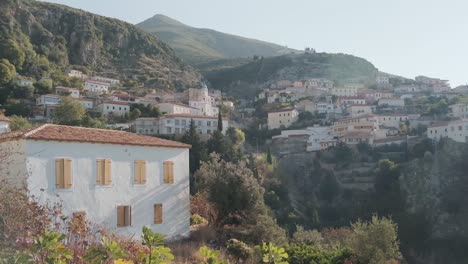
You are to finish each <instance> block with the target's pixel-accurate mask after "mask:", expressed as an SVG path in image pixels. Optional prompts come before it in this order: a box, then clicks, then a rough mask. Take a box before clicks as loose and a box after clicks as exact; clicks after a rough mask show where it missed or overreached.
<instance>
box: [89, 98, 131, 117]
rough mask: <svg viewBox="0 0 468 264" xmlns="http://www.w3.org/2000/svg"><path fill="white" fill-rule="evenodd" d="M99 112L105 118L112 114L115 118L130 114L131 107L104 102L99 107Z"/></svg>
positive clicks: (123, 103)
mask: <svg viewBox="0 0 468 264" xmlns="http://www.w3.org/2000/svg"><path fill="white" fill-rule="evenodd" d="M97 108H98V111H99V112H101V113H102V115H104V116H108V115H110V114H112V115H115V116H123V115H125V114H128V113H130V105H129V104H128V103H125V102H113V101H104V102H102V103H101V104H99V105H98V106H97Z"/></svg>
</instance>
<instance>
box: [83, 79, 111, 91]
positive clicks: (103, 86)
mask: <svg viewBox="0 0 468 264" xmlns="http://www.w3.org/2000/svg"><path fill="white" fill-rule="evenodd" d="M85 90H86V91H88V92H90V93H92V94H95V95H101V94H105V93H107V92H108V91H109V84H108V83H105V82H98V81H94V80H86V81H85Z"/></svg>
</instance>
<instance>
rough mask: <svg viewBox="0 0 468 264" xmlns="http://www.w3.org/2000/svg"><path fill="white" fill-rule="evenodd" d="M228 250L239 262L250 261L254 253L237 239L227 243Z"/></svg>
mask: <svg viewBox="0 0 468 264" xmlns="http://www.w3.org/2000/svg"><path fill="white" fill-rule="evenodd" d="M226 248H227V252H228V253H229V255H231V256H233V257H235V258H236V260H237V261H239V260H243V261H245V260H246V259H249V258H250V257H251V255H252V253H253V249H252V248H250V247H249V246H247V244H245V243H244V242H242V241H239V240H237V239H229V240H228V241H227V243H226Z"/></svg>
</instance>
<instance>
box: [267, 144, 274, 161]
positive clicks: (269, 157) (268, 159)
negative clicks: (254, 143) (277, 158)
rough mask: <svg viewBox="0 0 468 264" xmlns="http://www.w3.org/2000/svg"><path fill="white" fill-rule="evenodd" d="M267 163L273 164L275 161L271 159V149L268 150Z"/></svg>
mask: <svg viewBox="0 0 468 264" xmlns="http://www.w3.org/2000/svg"><path fill="white" fill-rule="evenodd" d="M267 162H268V164H272V163H273V159H272V158H271V150H270V147H268V149H267Z"/></svg>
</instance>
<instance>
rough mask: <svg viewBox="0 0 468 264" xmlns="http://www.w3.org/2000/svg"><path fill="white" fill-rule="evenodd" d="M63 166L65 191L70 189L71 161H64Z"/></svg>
mask: <svg viewBox="0 0 468 264" xmlns="http://www.w3.org/2000/svg"><path fill="white" fill-rule="evenodd" d="M63 162H64V165H63V176H64V177H63V184H64V187H63V188H65V189H70V188H71V187H72V168H71V159H64V161H63Z"/></svg>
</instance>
